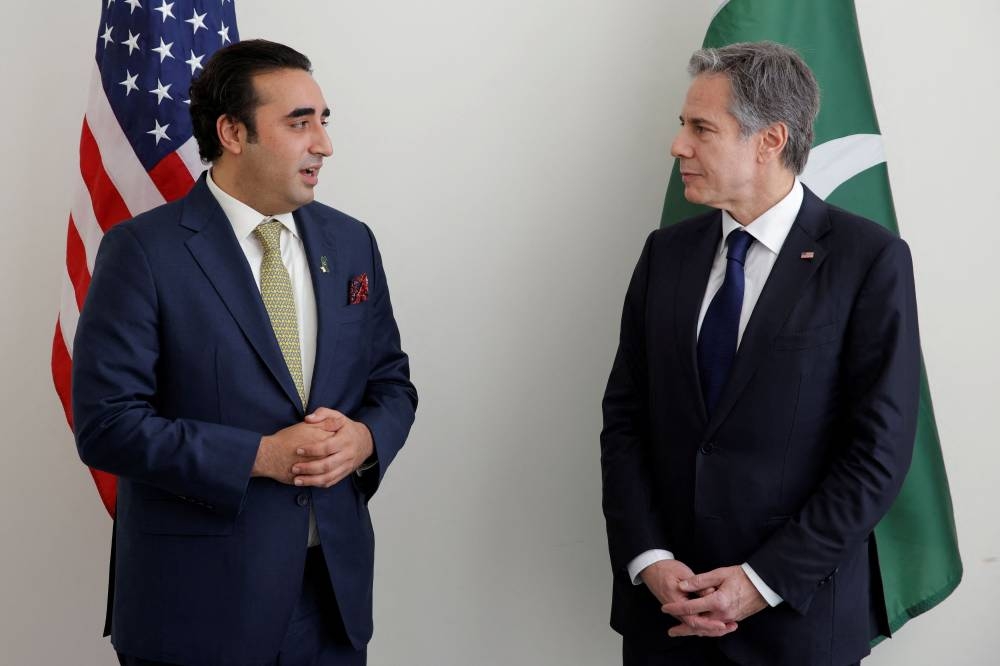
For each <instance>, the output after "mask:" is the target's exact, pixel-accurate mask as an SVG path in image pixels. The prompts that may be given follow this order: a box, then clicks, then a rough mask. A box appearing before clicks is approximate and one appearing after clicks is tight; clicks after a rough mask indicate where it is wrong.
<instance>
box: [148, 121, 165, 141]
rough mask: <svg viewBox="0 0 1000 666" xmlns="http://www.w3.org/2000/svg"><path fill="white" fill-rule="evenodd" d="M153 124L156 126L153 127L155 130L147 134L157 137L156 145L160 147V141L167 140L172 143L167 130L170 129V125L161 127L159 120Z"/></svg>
mask: <svg viewBox="0 0 1000 666" xmlns="http://www.w3.org/2000/svg"><path fill="white" fill-rule="evenodd" d="M153 123H154V125H155V126H154V127H153V129H151V130H149V131H148V132H146V134H152V135H153V136H155V137H156V145H160V139H166V140H167V141H170V137H169V136H167V128H168V127H170V123H167V124H166V125H164V126H163V127H160V121H159V120H153Z"/></svg>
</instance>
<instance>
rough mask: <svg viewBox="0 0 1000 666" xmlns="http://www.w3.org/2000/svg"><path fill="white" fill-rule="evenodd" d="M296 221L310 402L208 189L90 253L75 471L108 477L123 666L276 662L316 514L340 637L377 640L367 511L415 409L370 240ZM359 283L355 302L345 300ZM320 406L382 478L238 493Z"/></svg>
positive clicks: (257, 486) (322, 217) (311, 210)
mask: <svg viewBox="0 0 1000 666" xmlns="http://www.w3.org/2000/svg"><path fill="white" fill-rule="evenodd" d="M294 217H295V222H296V225H297V227H298V230H299V232H300V234H301V236H302V239H303V243H304V246H305V250H306V255H307V259H308V263H309V269H310V272H311V275H312V283H313V288H314V291H315V296H316V309H317V315H318V332H317V341H316V360H315V366H314V371H313V380H312V387H311V390H310V392H309V404H308V405H306V406H305V408H304V406H303V405H302V404H301V401H300V399H299V397H298V394H297V393H296V390H295V386H294V383H293V382H292V379H291V376H290V374H289V372H288V369H287V366H286V365H285V363H284V360H283V358H282V355H281V352H280V350H279V348H278V345H277V342H276V340H275V337H274V333H273V329H272V328H271V324H270V320H269V319H268V315H267V312H266V311H265V309H264V305H263V302H262V300H261V297H260V292H259V290H258V288H257V286H256V284H255V282H254V279H253V275H252V273H251V271H250V266H249V265H248V264H247V261H246V257H245V255H244V254H243V251H242V250H241V248H240V246H239V244H238V242H237V239H236V236H235V234H234V232H233V230H232V226H231V225H230V224H229V221H228V219H227V218H226V216H225V214H224V213H223V211H222V209H221V208H220V207H219V205H218V203H217V202H216V200H215V198H214V197H213V196H212V194H211V192H210V191H209V189H208V187H207V185H206V184H205V180H204V176H203V177H202V179H201V180H199V181H198V183H197V184H196V185H195V186H194V188H193V189H192V191H191V192H190V193H189V194H188V195H187V196H186V197H184V198H183V199H180V200H178V201H176V202H173V203H170V204H167V205H164V206H161V207H159V208H156V209H154V210H152V211H150V212H148V213H145V214H143V215H140V216H138V217H136V218H135V219H133V220H131V221H129V222H126V223H123V224H120V225H118V226H116V227H114V228H113V229H112V230H110V231H109V232H108V233H107V235H106V236H105V237H104V239H103V241H102V243H101V247H100V251H99V253H98V256H97V261H96V265H95V268H94V274H93V281H92V283H91V285H90V290H89V292H88V295H87V300H86V303H85V306H84V308H83V312H82V314H81V317H80V321H79V325H78V328H77V334H76V339H75V343H74V354H73V361H74V367H73V414H74V420H75V430H76V439H77V446H78V448H79V452H80V457H81V458H82V459H83V461H84V462H85V463H87V464H88V465H90V466H91V467H94V468H97V469H102V470H105V471H107V472H111V473H113V474H116V475H118V477H119V480H118V507H117V519H116V523H115V529H116V548H117V557H116V562H115V567H114V571H113V576H114V583H115V585H114V588H115V589H114V595H113V597H114V598H113V616H112V642H113V644H114V645H115V647H116V649H118V650H119V651H121V652H124V653H126V654H131V655H135V656H139V657H143V658H146V659H152V660H157V661H168V662H179V663H184V664H250V663H258V662H259V663H263V662H264V661H265V660H267V659H269V658H273V656H274V655H275V654H276V653H277V651H278V648H279V645H280V643H281V640H282V638H283V637H284V634H285V629H286V627H287V626H288V621H289V618H290V617H291V613H292V611H293V608H294V606H295V603H296V601H297V599H298V595H299V592H300V589H301V581H302V572H303V566H304V561H305V554H306V541H307V531H308V515H309V507H310V505H311V506H312V507H314V509H315V513H316V519H317V523H318V529H319V534H320V539H321V541H322V548H323V553H324V555H325V559H326V562H327V565H328V569H329V572H330V579H331V583H332V585H333V589H334V591H335V594H336V599H337V603H338V604H339V607H340V611H341V614H342V616H343V620H344V625H345V628H346V630H347V634H348V636H349V638H350V640H351V641H352V643H353V644H354V645H355V646H356V647H361V646H363V645H364V644H365V643H367V641H368V640H369V638H370V637H371V634H372V608H371V607H372V564H373V558H374V540H373V533H372V525H371V521H370V519H369V514H368V509H367V506H366V505H367V501H368V500H369V499H370V498H371V496H372V494H373V493H374V492H375V490H376V488H377V487H378V484H379V481H380V480H381V478H382V476H383V475H384V474H385V471H386V468H387V467H388V466H389V463H391V462H392V460H393V458H394V457H395V456H396V454H397V453H398V451H399V449H400V447H401V446H402V445H403V441H404V440H405V439H406V435H407V433H408V431H409V429H410V426H411V424H412V422H413V418H414V410H415V409H416V404H417V395H416V391H415V390H414V388H413V385H412V384H411V383H410V381H409V366H408V360H407V357H406V354H404V353H403V352H402V350H401V349H400V343H399V332H398V329H397V327H396V323H395V320H394V319H393V315H392V307H391V305H390V302H389V292H388V289H387V286H386V281H385V273H384V272H383V269H382V262H381V258H380V256H379V252H378V249H377V247H376V244H375V239H374V237H373V236H372V234H371V232H370V231H369V229H368V228H367V227H366V226H365V225H364V224H362V223H360V222H358V221H357V220H354V219H352V218H350V217H348V216H347V215H344V214H343V213H340V212H338V211H336V210H334V209H332V208H329V207H327V206H324V205H322V204H319V203H311V204H309V205H306V206H303V207H302V208H300V209H298V210H297V211H295V213H294ZM323 258H325V260H324V259H323ZM321 266H326V267H327V269H328V270H327V271H325V272H324V271H323V270H321ZM361 273H367V274H368V277H369V282H370V293H369V296H368V300H367V301H366V302H364V303H361V304H357V305H349V304H348V288H349V280H350V279H351V278H352V277H354V276H357V275H359V274H361ZM321 406H324V407H330V408H333V409H337V410H339V411H341V412H343V413H344V414H346V415H348V416H349V417H351V418H353V419H355V420H358V421H361V422H363V423H364V424H366V425H367V426H368V428H369V429H370V430H371V433H372V436H373V439H374V442H375V450H376V454H377V458H378V465H377V467H376V468H373V469H372V470H370V471H368V472H365V473H364V474H363V475H362V476H360V477H358V476H355V475H352V476H351V477H349V478H347V479H345V480H343V481H341V482H340V483H338V484H336V485H334V486H333V487H331V488H329V489H313V490H309V489H302V488H296V487H294V486H289V485H283V484H280V483H277V482H275V481H273V480H270V479H263V478H253V479H251V478H250V470H251V467H252V466H253V462H254V458H255V456H256V452H257V448H258V444H259V442H260V439H261V436H262V435H264V434H271V433H274V432H276V431H277V430H279V429H281V428H284V427H286V426H289V425H292V424H295V423H298V422H301V421H302V419H303V416H304V414H305V413H307V412H309V411H312V410H313V409H315V408H317V407H321Z"/></svg>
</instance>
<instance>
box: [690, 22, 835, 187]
mask: <svg viewBox="0 0 1000 666" xmlns="http://www.w3.org/2000/svg"><path fill="white" fill-rule="evenodd" d="M688 72H689V73H690V74H691V76H700V75H702V74H723V75H725V76H727V77H729V83H730V84H731V85H732V103H731V105H730V108H729V111H730V113H732V114H733V115H734V116H736V120H737V121H739V124H740V131H741V133H742V134H743V136H744V137H748V136H750V135H751V134H753V133H754V132H758V131H760V130H762V129H764V128H765V127H767V126H768V125H771V124H772V123H777V122H782V123H784V124H785V126H786V127H787V128H788V143H787V144H786V145H785V149H784V151H782V155H781V158H782V161H783V163H784V165H785V166H786V167H788V168H789V169H791V171H792V172H793V173H796V174H800V173H802V170H803V169H804V168H805V166H806V160H807V159H808V158H809V148H810V146H812V142H813V121H815V120H816V114H818V113H819V86H818V85H817V84H816V78H815V77H814V76H813V73H812V71H810V69H809V66H808V65H806V63H805V61H804V60H802V57H801V56H799V54H798V53H796V52H795V51H794V50H792V49H790V48H788V47H787V46H783V45H781V44H776V43H774V42H742V43H739V44H730V45H729V46H723V47H722V48H717V49H701V50H700V51H695V53H694V55H692V56H691V62H690V63H688Z"/></svg>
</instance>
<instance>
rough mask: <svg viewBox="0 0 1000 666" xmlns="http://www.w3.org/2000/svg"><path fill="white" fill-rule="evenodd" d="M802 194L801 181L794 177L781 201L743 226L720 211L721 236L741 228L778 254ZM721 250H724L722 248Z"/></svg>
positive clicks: (800, 203) (795, 214)
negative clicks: (789, 188)
mask: <svg viewBox="0 0 1000 666" xmlns="http://www.w3.org/2000/svg"><path fill="white" fill-rule="evenodd" d="M803 196H804V195H803V192H802V183H800V182H799V179H798V178H796V179H795V182H794V183H792V189H791V191H789V192H788V194H786V195H785V196H784V198H782V199H781V201H779V202H778V203H776V204H774V205H773V206H771V207H770V208H768V209H767V210H766V211H764V213H763V214H762V215H761V216H760V217H758V218H757V219H756V220H754V221H753V222H751V223H750V224H748V225H746V226H745V227H744V226H743V225H742V224H740V223H739V222H737V221H736V220H734V219H733V216H732V215H730V214H729V213H728V212H727V211H722V237H723V238H728V237H729V234H730V233H731V232H733V231H735V230H736V229H743V230H745V231H746V232H747V233H749V234H750V235H751V236H753V237H754V239H755V240H756V241H757V242H758V243H760V244H761V245H763V246H764V247H766V248H767V249H768V250H770V251H771V252H773V253H774V254H778V253H779V252H780V251H781V246H782V245H784V244H785V238H787V237H788V232H789V231H791V230H792V225H793V224H795V218H796V217H798V215H799V209H800V208H801V207H802V198H803ZM723 252H725V249H724V248H723Z"/></svg>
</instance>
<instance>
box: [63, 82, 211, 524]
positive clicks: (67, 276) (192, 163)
mask: <svg viewBox="0 0 1000 666" xmlns="http://www.w3.org/2000/svg"><path fill="white" fill-rule="evenodd" d="M204 169H205V167H204V166H203V165H202V163H201V161H200V159H199V158H198V147H197V144H196V142H195V140H194V139H193V138H191V139H189V140H188V141H186V142H185V143H184V144H183V145H181V146H180V147H179V148H178V149H177V150H176V151H175V152H173V153H171V154H170V155H168V156H167V157H165V158H164V159H163V160H161V161H160V163H159V164H157V165H156V166H155V167H154V168H153V169H152V170H151V171H149V172H147V171H146V170H145V169H144V168H143V166H142V164H141V163H140V162H139V158H138V157H136V155H135V152H134V151H133V150H132V146H131V145H130V144H129V141H128V138H127V137H126V136H125V133H124V132H122V129H121V126H120V125H119V124H118V120H117V119H116V118H115V115H114V113H113V112H112V110H111V105H110V104H109V103H108V99H107V97H106V96H105V94H104V88H103V87H102V85H101V74H100V70H99V69H98V67H97V63H96V62H94V63H93V71H92V75H91V84H90V94H89V99H88V102H87V111H86V115H85V117H84V120H83V129H82V130H81V132H80V171H79V172H78V173H77V174H75V176H74V177H75V179H76V180H75V182H74V183H72V187H73V191H74V195H73V203H72V210H71V211H70V216H69V227H68V230H67V238H66V270H65V271H64V272H63V288H62V296H61V299H60V303H59V320H58V321H57V322H56V330H55V337H54V339H53V341H52V379H53V381H54V383H55V387H56V392H57V393H58V394H59V399H60V400H61V401H62V405H63V409H64V411H65V413H66V421H67V422H68V423H69V426H70V428H72V427H73V414H72V409H71V405H70V375H71V370H72V364H73V336H74V335H75V334H76V325H77V322H78V320H79V319H80V310H81V309H82V307H83V302H84V298H85V297H86V295H87V289H88V287H89V286H90V276H91V274H92V273H93V270H94V260H95V258H96V257H97V248H98V247H99V246H100V243H101V239H102V238H103V237H104V232H106V231H107V230H108V229H110V228H111V227H113V226H114V225H116V224H118V223H119V222H122V221H124V220H127V219H129V218H131V217H134V216H136V215H138V214H139V213H142V212H144V211H147V210H149V209H151V208H154V207H156V206H159V205H160V204H163V203H165V202H166V201H173V200H174V199H177V198H179V197H181V196H184V195H185V194H186V193H187V191H188V190H189V189H191V186H192V185H193V184H194V182H195V180H197V178H198V176H200V175H201V172H202V171H203V170H204ZM91 473H92V474H93V476H94V481H95V482H96V483H97V490H98V492H99V493H100V495H101V501H102V502H103V503H104V506H105V508H107V510H108V513H110V514H111V515H112V516H114V510H115V477H114V476H112V475H110V474H106V473H105V472H101V471H99V470H94V469H92V470H91Z"/></svg>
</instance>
